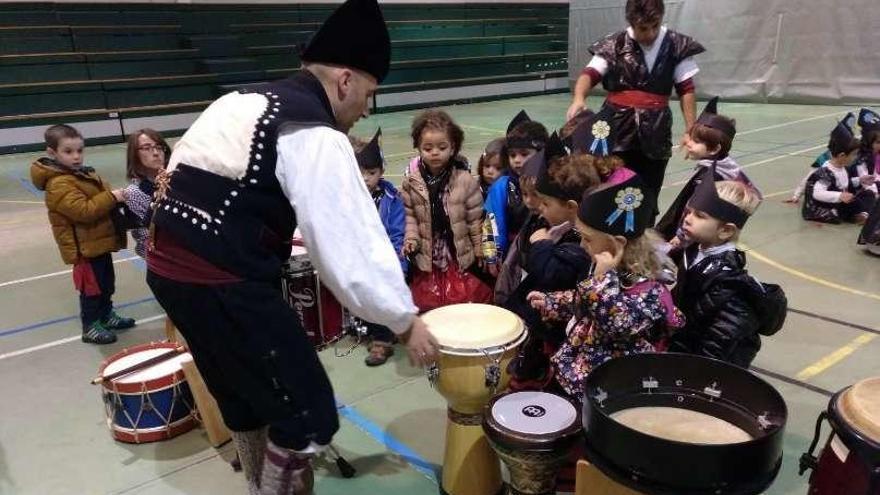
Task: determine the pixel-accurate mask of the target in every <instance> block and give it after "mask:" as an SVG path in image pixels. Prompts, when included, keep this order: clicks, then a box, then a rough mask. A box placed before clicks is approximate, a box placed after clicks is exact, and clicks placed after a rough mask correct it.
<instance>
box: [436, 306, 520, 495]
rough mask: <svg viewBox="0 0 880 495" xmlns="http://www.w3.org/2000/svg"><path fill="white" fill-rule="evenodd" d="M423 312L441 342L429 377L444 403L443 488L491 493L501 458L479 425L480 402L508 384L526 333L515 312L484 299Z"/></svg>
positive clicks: (464, 494)
mask: <svg viewBox="0 0 880 495" xmlns="http://www.w3.org/2000/svg"><path fill="white" fill-rule="evenodd" d="M422 318H423V319H424V321H425V323H426V324H427V325H428V327H429V328H430V329H431V333H433V334H434V336H435V337H436V338H437V342H438V343H439V344H440V352H439V356H438V358H437V363H436V364H435V365H434V366H432V367H431V368H429V369H428V379H429V381H430V383H431V384H432V385H433V386H434V387H436V388H437V391H438V392H440V395H442V396H443V397H444V398H445V399H446V401H447V403H448V406H449V407H448V409H447V413H448V415H447V417H448V420H447V422H446V450H445V453H444V456H443V476H442V481H441V485H440V487H441V490H443V492H444V493H447V494H449V495H495V494H496V493H498V492H499V491H500V490H501V488H502V483H501V464H500V462H499V461H498V456H497V455H496V454H495V452H494V451H493V450H492V447H491V446H490V445H489V442H488V441H487V440H486V436H485V434H484V433H483V428H482V426H481V424H482V422H483V408H484V407H485V406H486V404H487V403H488V402H489V399H490V398H491V397H492V396H494V395H495V394H496V393H497V392H499V391H501V390H504V389H505V388H506V387H507V384H508V382H509V381H510V377H509V376H508V374H507V365H508V364H509V363H510V360H511V359H512V358H513V357H514V355H515V354H516V347H517V346H518V345H519V344H520V343H522V341H523V340H524V339H525V337H526V331H525V327H524V325H523V322H522V320H521V319H520V318H519V317H518V316H516V315H515V314H514V313H512V312H510V311H508V310H506V309H503V308H499V307H497V306H490V305H487V304H454V305H451V306H445V307H442V308H437V309H434V310H431V311H428V312H427V313H425V314H424V315H423V316H422Z"/></svg>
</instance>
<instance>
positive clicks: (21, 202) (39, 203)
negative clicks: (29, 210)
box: [0, 199, 46, 205]
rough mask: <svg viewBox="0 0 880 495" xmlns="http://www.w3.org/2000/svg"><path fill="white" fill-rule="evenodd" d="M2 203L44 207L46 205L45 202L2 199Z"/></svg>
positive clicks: (0, 201) (0, 200)
mask: <svg viewBox="0 0 880 495" xmlns="http://www.w3.org/2000/svg"><path fill="white" fill-rule="evenodd" d="M0 203H2V204H10V205H42V204H46V203H45V202H44V201H17V200H12V199H0Z"/></svg>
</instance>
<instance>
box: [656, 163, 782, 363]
mask: <svg viewBox="0 0 880 495" xmlns="http://www.w3.org/2000/svg"><path fill="white" fill-rule="evenodd" d="M760 203H761V199H760V198H759V197H758V195H757V194H756V193H755V191H754V190H753V189H751V188H749V187H748V186H746V185H745V184H742V183H740V182H735V181H720V182H715V181H714V180H713V179H712V178H711V176H710V177H708V178H707V180H705V181H703V182H702V183H701V184H700V185H699V186H698V187H697V189H696V191H695V192H694V195H693V197H692V198H691V199H690V201H689V203H688V209H687V215H686V216H685V218H684V223H683V224H682V229H684V231H685V233H686V236H687V238H688V239H690V240H692V241H693V244H692V245H691V246H690V247H689V248H687V249H686V250H685V251H684V252H683V253H682V254H681V258H680V260H679V270H678V283H677V284H676V287H675V292H674V296H675V303H676V305H677V306H678V307H679V308H681V310H682V312H683V313H684V315H685V318H686V322H687V323H686V325H685V327H684V329H683V330H681V331H679V332H678V333H676V334H675V335H673V336H672V339H671V341H670V346H669V350H670V351H676V352H687V353H692V354H700V355H703V356H708V357H712V358H715V359H721V360H723V361H728V362H730V363H733V364H736V365H738V366H742V367H744V368H747V367H748V366H749V364H751V362H752V360H753V359H754V358H755V355H756V354H757V353H758V350H759V349H760V348H761V338H760V334H764V335H772V334H773V333H774V332H776V331H777V330H779V328H780V327H781V326H782V324H783V323H784V321H785V311H786V307H787V303H786V300H785V294H784V293H783V292H782V290H781V289H779V288H778V286H771V285H763V284H760V283H759V282H757V281H756V280H755V279H754V278H752V277H751V276H750V275H749V273H748V272H747V271H746V269H745V263H746V258H745V254H744V253H743V252H742V251H739V250H737V249H736V246H735V244H734V243H735V241H736V240H737V239H738V237H739V234H740V232H741V231H742V228H743V226H744V225H745V223H746V220H748V218H749V217H750V216H751V215H752V214H753V213H754V212H755V210H756V209H757V208H758V205H760Z"/></svg>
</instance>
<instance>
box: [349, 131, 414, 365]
mask: <svg viewBox="0 0 880 495" xmlns="http://www.w3.org/2000/svg"><path fill="white" fill-rule="evenodd" d="M381 136H382V129H379V130H378V131H376V135H375V136H373V139H372V140H371V141H370V142H369V143H364V142H363V141H361V140H359V139H357V138H351V144H352V148H354V151H355V157H356V158H357V162H358V167H360V169H361V175H363V177H364V182H365V183H366V185H367V190H369V191H370V194H371V195H372V196H373V201H374V202H375V203H376V208H377V209H378V210H379V217H380V218H381V219H382V225H384V226H385V232H387V233H388V238H389V239H390V240H391V244H392V245H393V246H394V251H395V252H396V253H398V257H400V267H401V268H402V269H403V273H404V275H406V272H407V269H408V268H409V264H408V262H407V260H406V258H405V257H403V255H402V254H401V253H402V251H403V238H404V233H405V229H406V212H405V210H404V207H403V198H401V196H400V193H399V192H397V188H395V187H394V185H393V184H391V182H389V181H387V180H385V179H384V178H382V174H383V173H384V172H385V158H384V157H383V155H382V147H381V145H380V143H379V138H380V137H381ZM365 325H366V326H367V329H368V330H369V336H370V337H371V338H372V343H371V344H370V353H369V354H368V355H367V358H366V359H365V362H366V364H367V366H379V365H382V364H385V362H386V361H388V358H389V357H391V356H392V355H393V354H394V340H395V339H394V333H392V332H391V330H390V329H389V328H387V327H384V326H382V325H376V324H374V323H368V322H365Z"/></svg>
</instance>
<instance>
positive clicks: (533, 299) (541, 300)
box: [526, 290, 547, 312]
mask: <svg viewBox="0 0 880 495" xmlns="http://www.w3.org/2000/svg"><path fill="white" fill-rule="evenodd" d="M546 298H547V294H545V293H543V292H538V291H536V290H533V291H532V292H529V293H528V295H527V296H526V301H528V302H529V306H531V307H533V308H535V309H536V310H538V311H541V312H543V311H544V309H546V307H547V303H546Z"/></svg>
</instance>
